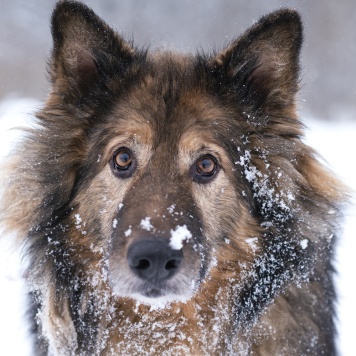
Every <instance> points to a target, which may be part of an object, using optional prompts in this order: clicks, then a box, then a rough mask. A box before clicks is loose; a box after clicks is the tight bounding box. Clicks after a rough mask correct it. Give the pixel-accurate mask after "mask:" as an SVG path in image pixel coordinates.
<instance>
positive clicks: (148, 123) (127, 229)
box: [76, 57, 253, 300]
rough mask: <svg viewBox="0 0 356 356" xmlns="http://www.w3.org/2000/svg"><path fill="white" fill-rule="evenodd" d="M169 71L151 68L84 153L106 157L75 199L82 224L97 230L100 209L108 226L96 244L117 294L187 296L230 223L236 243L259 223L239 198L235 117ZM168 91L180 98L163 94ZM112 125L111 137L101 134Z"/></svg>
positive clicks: (242, 186)
mask: <svg viewBox="0 0 356 356" xmlns="http://www.w3.org/2000/svg"><path fill="white" fill-rule="evenodd" d="M164 60H172V58H171V57H168V58H164V57H162V58H160V62H159V63H161V64H162V62H163V61H164ZM172 66H173V65H172V64H171V67H172ZM152 71H153V70H152ZM177 71H178V69H177ZM170 78H171V76H167V77H166V78H165V77H164V76H163V78H162V76H161V75H160V74H159V68H157V69H155V70H154V71H153V72H152V74H151V73H148V74H147V76H146V77H145V80H144V81H143V82H142V83H140V85H139V87H137V88H134V89H133V90H131V91H129V92H128V93H127V95H124V96H123V97H122V98H121V99H120V100H119V101H118V103H117V104H116V105H115V106H114V107H113V108H112V110H111V112H110V115H107V116H106V117H105V118H103V119H102V123H101V124H100V125H98V127H97V130H98V131H97V134H96V135H95V136H96V138H95V140H93V142H95V143H94V144H93V147H92V148H91V150H90V151H89V153H88V156H91V157H93V158H96V160H98V159H99V157H100V162H96V161H95V162H93V164H94V165H100V169H99V170H98V174H96V175H95V176H94V177H93V179H92V180H91V182H90V184H88V186H87V187H85V188H84V189H83V190H82V191H81V192H80V194H79V195H78V198H77V203H78V205H79V208H78V209H79V210H78V211H80V216H81V218H82V219H83V221H84V220H85V221H86V222H87V227H86V230H88V231H90V230H95V226H92V224H91V223H90V221H88V219H87V218H86V217H87V216H90V214H92V209H93V207H97V209H98V211H97V212H96V213H95V216H98V219H99V223H98V222H96V224H98V225H99V226H101V227H103V228H102V230H101V231H100V232H98V237H99V239H98V241H97V242H95V244H99V245H100V246H101V247H102V248H103V250H104V251H108V256H109V257H108V261H109V263H108V268H109V280H110V282H111V284H112V287H113V290H114V292H115V294H117V295H119V296H131V297H134V298H137V299H143V297H146V298H155V299H157V298H159V297H164V299H173V300H179V299H186V298H189V297H190V296H191V295H192V294H193V292H194V291H195V289H196V288H198V287H199V284H200V282H201V281H202V280H203V278H204V277H205V276H206V273H207V272H208V271H209V269H210V268H211V267H212V264H213V263H214V260H215V259H216V256H215V255H216V254H219V253H221V251H219V249H220V247H219V246H220V245H227V244H229V243H230V239H231V231H233V232H234V234H236V235H234V236H233V239H234V242H233V244H234V245H236V244H237V245H238V244H239V243H242V241H243V239H244V238H246V236H245V234H244V231H246V226H245V225H246V224H250V226H253V222H252V221H251V219H250V218H249V215H250V214H249V211H250V210H251V207H250V206H249V204H248V200H247V199H246V198H245V197H243V192H244V191H248V187H247V186H246V183H244V182H243V180H242V174H241V166H240V165H238V164H236V163H234V162H236V161H237V156H238V147H240V146H239V145H240V143H239V141H238V140H236V139H233V137H234V134H233V133H236V130H237V128H236V127H234V125H229V121H231V122H233V118H232V117H231V115H229V113H228V112H227V111H226V110H223V109H222V108H219V105H218V103H214V101H215V99H214V97H213V96H211V95H209V94H208V93H207V92H200V93H199V92H197V88H196V87H194V86H193V85H190V88H189V87H188V88H186V89H182V90H180V88H179V85H182V87H183V88H184V87H187V86H188V85H189V82H188V80H192V78H191V77H190V78H189V79H186V83H184V82H183V83H177V84H176V85H177V86H178V88H176V90H177V91H178V92H177V93H174V92H172V93H166V92H165V91H167V90H169V88H167V82H166V81H167V80H168V79H170ZM187 82H188V83H187ZM157 91H159V92H157ZM168 95H169V96H170V97H172V96H176V98H175V100H174V101H175V102H172V103H167V102H165V100H164V99H163V98H164V97H166V96H168ZM213 103H214V104H213ZM167 105H171V106H172V108H171V111H170V112H167ZM144 106H145V107H144ZM108 131H109V132H110V136H109V138H108V137H107V136H106V135H102V132H108ZM229 131H231V134H229ZM100 136H101V137H100ZM98 143H99V145H98ZM229 146H232V147H234V152H233V153H229ZM98 147H100V149H99V150H98ZM93 169H94V168H93ZM98 201H99V202H100V204H98ZM103 203H105V204H103ZM86 209H87V211H86ZM76 213H77V212H76ZM239 240H241V241H239ZM242 251H244V249H241V252H240V254H241V255H243V252H242ZM244 260H245V258H241V262H242V261H244Z"/></svg>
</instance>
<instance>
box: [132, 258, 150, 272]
mask: <svg viewBox="0 0 356 356" xmlns="http://www.w3.org/2000/svg"><path fill="white" fill-rule="evenodd" d="M150 266H151V262H150V261H149V260H146V259H142V260H139V261H138V264H137V266H133V267H134V268H137V269H138V270H145V269H148V268H150Z"/></svg>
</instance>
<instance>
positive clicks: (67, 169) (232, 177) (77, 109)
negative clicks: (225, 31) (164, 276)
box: [1, 1, 345, 356]
mask: <svg viewBox="0 0 356 356" xmlns="http://www.w3.org/2000/svg"><path fill="white" fill-rule="evenodd" d="M52 34H53V41H54V46H53V52H52V57H51V61H50V73H51V82H52V90H51V93H50V95H49V97H48V100H47V102H46V104H45V105H44V107H43V109H42V110H41V111H39V112H38V114H37V123H36V126H34V128H32V129H29V130H27V133H26V137H25V138H24V139H23V141H22V142H21V144H20V145H19V146H18V147H17V149H16V150H15V151H14V153H13V155H12V156H11V157H10V159H9V160H8V162H7V165H6V166H5V169H6V171H7V176H6V181H5V182H4V184H3V190H4V192H3V197H2V206H3V208H2V212H1V219H2V225H3V227H4V229H5V231H11V232H15V233H16V234H17V236H18V240H19V241H20V243H21V244H23V245H24V248H25V256H26V258H28V259H29V268H28V271H27V274H26V275H27V279H28V284H29V287H30V290H31V293H32V295H33V297H34V305H36V310H35V313H36V321H35V322H37V323H38V327H37V328H36V330H37V331H38V346H37V347H38V349H37V350H36V351H35V353H36V354H38V353H40V352H42V353H48V354H57V355H74V354H78V355H79V354H80V355H86V354H87V355H93V354H100V355H111V354H121V355H127V354H135V355H137V354H152V355H155V354H157V355H172V354H174V355H188V354H191V355H205V354H206V355H226V354H234V355H268V356H271V355H288V356H290V355H334V354H335V353H336V350H335V345H334V337H335V327H334V322H333V317H334V307H333V303H334V299H335V293H334V287H333V267H332V250H333V245H334V240H335V238H336V233H337V230H338V227H339V226H338V223H339V219H340V216H341V214H340V208H341V206H342V203H343V202H344V200H345V194H344V188H343V187H342V186H341V185H340V184H339V182H338V181H337V180H336V179H335V178H334V177H333V175H332V174H331V173H330V172H328V171H327V170H326V169H325V168H324V167H323V166H322V164H321V163H320V162H319V159H318V156H317V155H316V153H315V152H313V150H312V149H311V148H310V147H308V146H306V145H305V144H304V143H303V141H302V140H301V138H302V136H303V125H302V123H301V122H300V120H299V119H298V117H297V115H296V94H297V91H298V84H299V52H300V48H301V44H302V24H301V20H300V17H299V15H298V13H296V12H295V11H293V10H287V9H282V10H279V11H276V12H274V13H272V14H270V15H267V16H265V17H263V18H262V19H261V20H260V21H259V22H258V23H256V24H255V25H254V26H252V27H251V28H250V29H249V30H248V31H247V32H245V33H244V34H243V35H242V36H240V37H238V38H237V39H236V40H235V41H233V42H232V43H231V44H230V45H229V46H227V48H225V49H224V50H223V51H221V52H219V53H212V54H204V53H198V54H197V55H181V54H176V53H167V52H154V53H149V52H148V51H146V50H142V49H137V48H135V47H134V46H133V44H132V43H129V42H126V41H125V40H124V39H123V38H121V37H120V36H119V35H118V34H117V33H115V32H114V31H113V30H112V29H111V28H109V27H108V26H107V25H106V24H105V23H104V22H103V21H102V20H101V19H100V18H98V17H97V16H96V15H95V14H94V13H93V12H92V11H91V10H90V9H88V8H87V7H86V6H85V5H83V4H81V3H78V2H73V1H61V2H59V3H58V4H57V6H56V8H55V10H54V12H53V16H52ZM120 147H125V148H127V149H129V150H130V152H131V153H132V157H133V162H134V163H132V166H130V167H131V168H130V169H132V172H131V173H130V175H127V176H123V173H122V172H118V171H117V170H116V171H115V167H114V166H113V157H115V153H116V152H117V150H118V149H119V148H120ZM200 157H214V160H215V161H214V162H215V164H216V166H215V171H214V172H213V174H212V175H211V176H208V178H206V177H204V176H203V177H201V176H200V173H199V171H198V170H197V168H196V167H197V162H199V159H200ZM125 174H126V173H125ZM143 221H146V223H148V226H147V224H146V229H145V225H144V224H142V222H143ZM177 227H184V228H185V229H186V231H188V232H189V233H190V234H191V237H190V238H188V237H189V236H188V235H187V236H185V241H183V245H184V246H183V249H182V253H183V256H184V259H183V261H182V263H181V265H180V266H179V270H178V272H177V274H176V275H174V277H173V278H171V279H170V280H168V281H167V282H164V283H162V284H159V285H154V288H153V287H152V286H151V285H150V284H147V283H146V284H145V283H143V282H142V281H141V280H140V278H138V277H137V276H136V275H134V274H133V273H132V271H130V268H129V267H128V262H127V253H128V249H129V247H130V246H131V245H132V244H133V243H134V242H135V241H139V240H140V239H143V238H149V239H151V240H154V239H161V240H164V241H167V240H169V239H170V238H171V236H172V234H173V231H175V229H177Z"/></svg>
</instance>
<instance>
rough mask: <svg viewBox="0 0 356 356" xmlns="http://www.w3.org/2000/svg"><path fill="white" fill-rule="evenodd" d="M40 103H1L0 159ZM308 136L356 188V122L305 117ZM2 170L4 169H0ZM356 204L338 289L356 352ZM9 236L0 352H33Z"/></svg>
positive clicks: (2, 248)
mask: <svg viewBox="0 0 356 356" xmlns="http://www.w3.org/2000/svg"><path fill="white" fill-rule="evenodd" d="M39 105H40V104H39V103H38V102H36V101H34V100H27V99H9V100H6V101H4V102H2V103H0V159H1V157H4V156H5V155H6V154H7V153H8V152H9V150H10V147H11V146H12V144H13V142H14V140H15V139H16V137H18V132H16V131H14V130H10V131H9V129H10V128H12V127H16V126H20V125H22V124H24V123H26V121H27V120H28V118H29V116H28V114H27V113H30V112H33V111H34V109H36V108H38V106H39ZM305 123H306V124H307V126H308V127H309V129H308V130H307V138H306V140H307V142H308V143H309V144H310V145H311V146H312V147H314V148H316V149H317V150H318V151H319V152H320V153H321V154H322V156H323V157H324V158H325V159H326V162H327V163H328V164H329V166H330V167H331V168H332V169H333V170H334V171H335V172H337V173H338V175H339V177H340V178H342V179H343V180H344V181H345V182H346V183H347V184H348V185H349V186H350V187H352V188H353V189H354V190H356V169H355V153H356V122H355V121H353V122H352V121H343V122H341V123H340V122H330V123H326V122H322V121H316V120H311V121H305ZM0 174H1V172H0ZM355 231H356V209H355V208H352V209H351V208H350V209H349V211H348V213H347V216H346V221H345V228H344V233H343V236H342V237H341V238H340V241H339V246H338V250H337V269H338V272H339V273H338V276H337V278H336V279H337V290H338V294H339V303H338V316H339V324H338V329H339V349H340V355H341V356H351V355H353V354H354V340H353V336H354V335H353V334H354V332H353V329H354V325H352V324H354V323H353V321H354V320H355V319H356V307H355V305H356V303H355V300H356V291H355V287H356V284H355V275H354V271H355V260H356V257H355V253H354V251H355V249H356V240H355V239H354V234H355ZM8 240H9V237H6V238H5V239H4V238H2V240H0V355H2V356H27V355H28V356H29V355H31V341H30V338H29V323H28V322H27V319H26V315H25V314H26V304H25V299H26V297H25V293H24V285H23V280H22V279H21V273H20V270H19V265H20V261H19V258H18V256H17V255H16V253H15V252H13V251H10V249H9V243H8Z"/></svg>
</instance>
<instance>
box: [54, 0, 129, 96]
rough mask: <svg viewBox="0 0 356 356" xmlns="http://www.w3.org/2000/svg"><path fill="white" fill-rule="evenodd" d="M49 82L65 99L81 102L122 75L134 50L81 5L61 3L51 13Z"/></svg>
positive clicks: (77, 3)
mask: <svg viewBox="0 0 356 356" xmlns="http://www.w3.org/2000/svg"><path fill="white" fill-rule="evenodd" d="M52 36H53V51H52V60H51V79H52V83H53V87H54V90H55V91H57V92H59V93H60V94H61V95H62V96H63V97H64V98H66V99H68V100H76V101H78V100H81V99H83V97H86V96H89V95H90V94H91V93H93V92H95V90H96V89H98V88H103V86H104V87H105V86H106V85H107V83H108V81H109V80H110V79H111V78H112V77H113V76H120V75H121V76H123V74H124V72H125V71H126V70H127V69H128V67H130V65H131V64H132V62H133V61H134V59H135V50H134V49H133V47H132V46H131V45H129V44H128V43H126V42H125V41H124V40H123V39H122V38H121V37H120V36H119V35H117V34H116V33H115V32H114V31H113V30H112V29H111V28H110V27H109V26H108V25H106V24H105V23H104V22H103V21H102V20H101V19H100V18H99V17H98V16H97V15H95V13H94V12H93V11H92V10H91V9H89V8H88V7H87V6H85V5H84V4H81V3H79V2H76V1H60V2H59V3H58V4H57V6H56V8H55V9H54V11H53V14H52Z"/></svg>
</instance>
